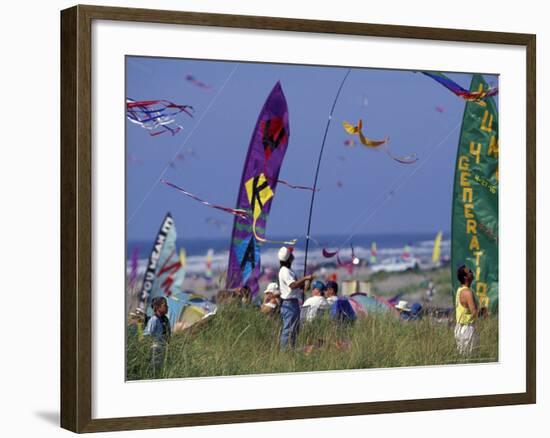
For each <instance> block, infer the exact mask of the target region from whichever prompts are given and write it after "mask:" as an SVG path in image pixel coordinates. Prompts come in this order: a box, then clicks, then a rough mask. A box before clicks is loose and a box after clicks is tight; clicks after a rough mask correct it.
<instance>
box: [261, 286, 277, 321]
mask: <svg viewBox="0 0 550 438" xmlns="http://www.w3.org/2000/svg"><path fill="white" fill-rule="evenodd" d="M280 307H281V292H280V291H279V285H278V284H277V283H269V284H268V285H267V288H266V290H265V291H264V299H263V302H262V305H261V307H260V312H262V313H265V314H267V315H274V314H275V313H277V312H278V311H279V309H280Z"/></svg>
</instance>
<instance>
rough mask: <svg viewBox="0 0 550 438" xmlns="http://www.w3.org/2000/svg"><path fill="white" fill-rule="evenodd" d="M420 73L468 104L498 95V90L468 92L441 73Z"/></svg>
mask: <svg viewBox="0 0 550 438" xmlns="http://www.w3.org/2000/svg"><path fill="white" fill-rule="evenodd" d="M422 73H423V74H425V75H426V76H428V77H429V78H432V79H433V80H434V81H437V82H439V83H440V84H441V85H443V86H444V87H445V88H446V89H447V90H449V91H451V92H452V93H454V94H455V95H457V96H458V97H461V98H462V99H464V100H467V101H469V102H477V101H480V100H483V99H486V98H487V97H492V96H496V95H497V94H498V88H490V89H489V90H483V88H481V89H480V90H479V91H470V90H466V89H465V88H463V87H461V86H460V85H458V84H457V83H456V82H455V81H453V80H452V79H451V78H449V77H448V76H445V75H444V74H443V73H440V72H427V71H423V72H422Z"/></svg>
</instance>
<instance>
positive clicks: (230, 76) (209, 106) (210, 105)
mask: <svg viewBox="0 0 550 438" xmlns="http://www.w3.org/2000/svg"><path fill="white" fill-rule="evenodd" d="M237 68H239V64H237V65H235V68H234V69H233V70H232V71H231V73H230V74H229V76H227V79H226V80H225V82H224V83H223V85H222V86H221V87H220V89H219V90H218V92H217V93H216V95H215V96H214V98H213V99H212V100H211V101H210V103H209V104H208V106H207V107H206V110H205V111H204V113H203V114H202V115H201V116H200V117H199V119H198V120H197V123H196V124H195V126H193V128H192V129H191V132H189V135H188V136H187V137H186V138H185V140H184V141H183V143H182V144H181V146H180V147H179V149H178V150H177V151H176V153H175V154H174V156H173V157H172V159H171V160H170V161H169V162H168V164H166V166H164V169H162V171H161V173H160V175H159V176H158V177H157V178H156V179H155V182H154V183H153V184H152V185H151V188H150V189H149V190H148V191H147V193H146V194H145V196H144V197H143V199H142V200H141V201H140V202H139V204H138V206H137V207H136V209H135V210H134V211H133V213H132V214H131V215H130V217H129V218H128V220H127V221H126V225H128V224H129V223H130V222H132V219H134V217H135V215H136V214H137V212H138V211H139V210H140V209H141V207H142V206H143V204H144V203H145V201H146V200H147V199H148V198H149V196H151V193H153V190H154V189H155V187H156V186H157V185H158V183H159V182H160V181H161V179H162V178H163V177H164V174H165V173H166V171H167V170H168V169H169V168H170V163H171V162H173V161H174V160H175V159H176V158H177V156H178V155H179V153H180V152H181V150H182V149H183V147H184V146H185V145H186V144H187V141H188V140H189V139H190V138H191V136H192V135H193V133H194V132H195V130H196V129H197V128H198V127H199V125H200V124H201V121H202V120H203V119H204V117H205V116H206V114H207V113H208V111H210V108H211V107H212V105H213V104H214V103H215V102H216V100H218V97H219V96H220V95H221V93H222V91H223V89H224V88H225V86H226V85H227V83H228V82H229V80H230V79H231V78H232V77H233V75H234V74H235V72H236V71H237Z"/></svg>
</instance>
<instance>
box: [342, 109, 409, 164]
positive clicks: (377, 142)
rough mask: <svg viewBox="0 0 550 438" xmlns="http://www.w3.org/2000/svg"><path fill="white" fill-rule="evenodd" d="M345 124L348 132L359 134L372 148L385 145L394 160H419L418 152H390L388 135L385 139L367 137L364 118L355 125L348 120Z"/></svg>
mask: <svg viewBox="0 0 550 438" xmlns="http://www.w3.org/2000/svg"><path fill="white" fill-rule="evenodd" d="M343 126H344V129H345V131H346V132H347V133H348V134H350V135H357V136H359V140H360V141H361V143H362V144H363V145H365V146H367V147H369V148H371V149H377V150H378V148H379V147H380V146H384V150H385V151H386V153H387V154H388V156H389V157H390V158H391V159H392V160H394V161H396V162H398V163H401V164H413V163H415V162H416V161H418V158H417V157H416V154H411V155H406V156H404V157H397V156H395V155H393V154H392V153H391V152H390V150H389V147H388V143H389V141H390V138H389V137H386V138H385V139H384V140H371V139H369V138H367V137H365V136H364V134H363V122H362V120H359V122H358V123H357V125H355V126H354V125H352V124H350V123H348V122H346V121H344V122H343Z"/></svg>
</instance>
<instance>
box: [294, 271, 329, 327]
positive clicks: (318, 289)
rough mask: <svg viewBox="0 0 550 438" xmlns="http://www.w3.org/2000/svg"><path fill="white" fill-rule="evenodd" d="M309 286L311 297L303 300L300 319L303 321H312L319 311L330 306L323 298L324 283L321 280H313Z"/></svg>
mask: <svg viewBox="0 0 550 438" xmlns="http://www.w3.org/2000/svg"><path fill="white" fill-rule="evenodd" d="M311 288H312V289H311V297H309V298H308V299H307V300H305V302H304V304H303V306H302V315H301V319H303V320H305V321H313V319H315V317H316V316H317V315H318V314H319V313H320V312H322V311H324V310H326V309H328V308H329V307H330V304H329V303H328V301H327V299H326V298H325V289H326V286H325V284H324V283H323V282H322V281H321V280H315V281H314V282H313V283H312V284H311Z"/></svg>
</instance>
